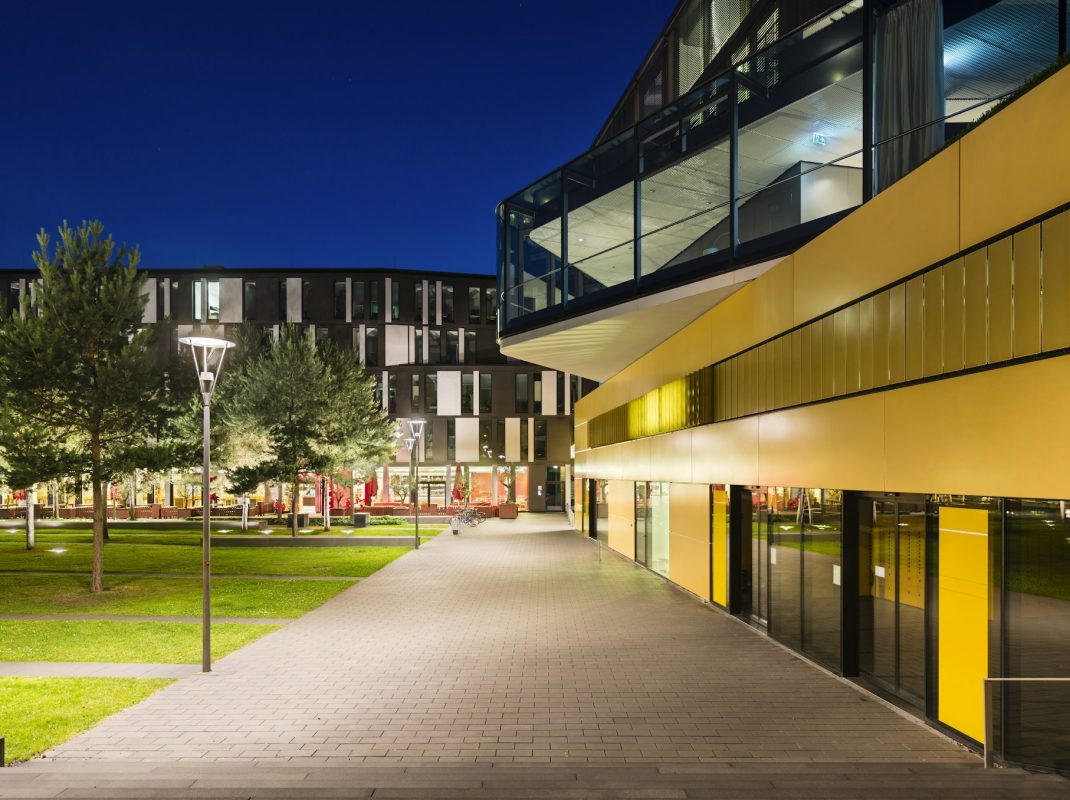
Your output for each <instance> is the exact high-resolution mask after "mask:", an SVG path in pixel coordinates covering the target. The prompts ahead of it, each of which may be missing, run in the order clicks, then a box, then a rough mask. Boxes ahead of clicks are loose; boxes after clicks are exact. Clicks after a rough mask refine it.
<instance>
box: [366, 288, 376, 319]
mask: <svg viewBox="0 0 1070 800" xmlns="http://www.w3.org/2000/svg"><path fill="white" fill-rule="evenodd" d="M368 319H375V320H377V319H379V281H368Z"/></svg>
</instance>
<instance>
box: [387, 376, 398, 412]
mask: <svg viewBox="0 0 1070 800" xmlns="http://www.w3.org/2000/svg"><path fill="white" fill-rule="evenodd" d="M386 410H387V413H390V414H396V413H398V376H397V375H394V374H393V373H391V374H390V375H388V376H387V378H386Z"/></svg>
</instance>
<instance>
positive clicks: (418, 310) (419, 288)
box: [413, 281, 427, 324]
mask: <svg viewBox="0 0 1070 800" xmlns="http://www.w3.org/2000/svg"><path fill="white" fill-rule="evenodd" d="M413 315H414V317H415V319H416V321H417V322H423V323H425V324H426V323H427V317H426V315H425V314H424V282H423V281H416V291H415V292H414V293H413Z"/></svg>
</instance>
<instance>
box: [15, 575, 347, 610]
mask: <svg viewBox="0 0 1070 800" xmlns="http://www.w3.org/2000/svg"><path fill="white" fill-rule="evenodd" d="M3 583H4V592H3V593H2V594H0V614H120V615H132V616H194V617H195V616H199V615H200V613H201V582H200V580H199V579H198V578H194V577H179V576H176V577H173V578H143V577H137V576H129V575H126V576H123V575H111V576H107V577H106V584H105V585H106V586H107V591H105V592H103V593H102V594H90V593H89V577H88V576H83V575H5V576H4V578H3ZM352 585H353V581H343V580H338V581H304V580H292V581H288V580H256V579H255V578H217V579H214V580H213V581H212V613H213V614H215V615H217V616H220V617H280V618H282V617H299V616H301V615H302V614H304V613H305V612H307V611H311V610H312V609H313V608H315V607H316V606H318V605H320V604H322V603H324V602H326V601H327V600H329V599H330V598H332V597H334V595H336V594H338V593H339V592H340V591H342V590H343V589H348V588H349V587H350V586H352Z"/></svg>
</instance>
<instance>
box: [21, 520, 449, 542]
mask: <svg viewBox="0 0 1070 800" xmlns="http://www.w3.org/2000/svg"><path fill="white" fill-rule="evenodd" d="M269 530H270V531H271V534H270V535H271V536H286V537H288V536H290V529H289V528H277V527H276V528H270V529H269ZM302 530H303V531H307V532H306V533H299V534H298V536H299V538H302V539H303V538H306V537H309V538H315V537H318V536H413V535H415V533H416V528H414V527H413V526H412V525H404V526H396V525H389V526H383V527H372V528H351V527H349V526H348V525H346V526H337V525H336V526H334V527H332V528H331V530H329V531H324V530H323V529H322V528H303V529H302ZM444 530H446V527H445V526H442V525H421V526H420V540H421V541H423V540H425V539H429V538H431V537H432V536H437V535H438V534H440V533H442V531H444ZM263 531H264V528H260V527H254V528H250V529H249V530H246V531H243V530H238V529H237V528H235V529H233V530H230V529H227V528H221V529H216V528H215V526H213V530H212V535H213V536H264V535H265V534H264V532H263ZM343 531H349V533H343ZM36 536H37V543H38V545H39V546H40V545H45V544H48V545H56V544H91V543H92V541H93V533H92V531H90V530H88V529H86V528H81V527H78V528H72V527H68V526H63V527H61V528H52V527H44V528H38V529H37V533H36ZM25 540H26V532H25V530H24V529H21V528H7V529H2V530H0V542H22V543H23V544H24V543H25ZM200 540H201V534H200V531H195V530H189V529H174V528H165V527H162V526H156V525H152V526H144V527H142V528H132V529H118V530H116V529H112V530H111V531H109V538H108V544H109V545H110V544H169V545H190V546H194V545H198V544H199V543H200Z"/></svg>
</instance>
